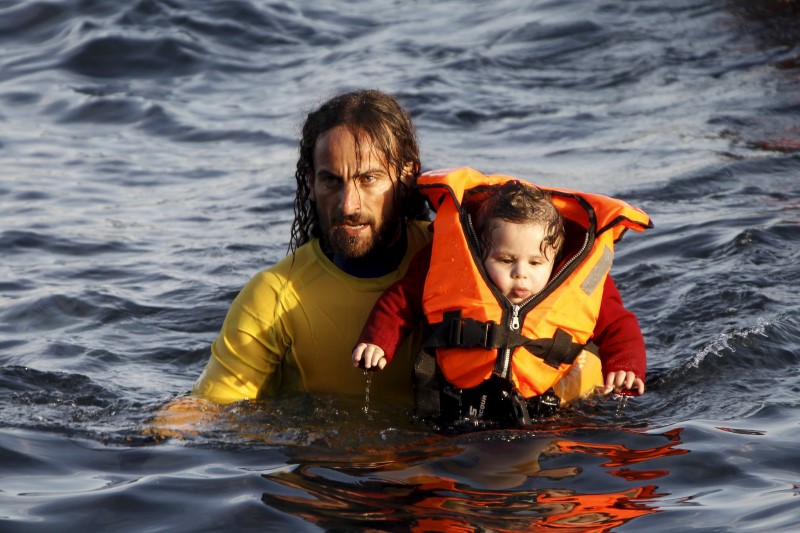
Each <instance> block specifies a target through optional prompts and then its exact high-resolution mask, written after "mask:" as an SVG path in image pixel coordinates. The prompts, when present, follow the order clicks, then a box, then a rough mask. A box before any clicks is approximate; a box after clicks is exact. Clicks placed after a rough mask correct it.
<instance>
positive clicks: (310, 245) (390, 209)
mask: <svg viewBox="0 0 800 533" xmlns="http://www.w3.org/2000/svg"><path fill="white" fill-rule="evenodd" d="M419 170H420V160H419V148H418V145H417V140H416V134H415V131H414V126H413V124H412V122H411V119H410V117H409V116H408V114H407V113H406V111H405V110H404V109H403V108H402V107H401V106H400V105H399V104H398V103H397V101H396V100H395V99H394V98H393V97H391V96H389V95H387V94H384V93H382V92H380V91H375V90H366V91H354V92H349V93H346V94H342V95H339V96H336V97H334V98H332V99H330V100H328V101H327V102H325V103H323V104H322V105H321V106H320V107H319V108H318V109H316V110H314V111H312V112H311V113H310V114H309V115H308V117H307V120H306V123H305V125H304V127H303V132H302V138H301V140H300V157H299V159H298V162H297V171H296V173H295V178H296V180H297V195H296V198H295V202H294V210H295V219H294V222H293V223H292V229H291V240H290V244H289V251H290V254H289V255H288V256H287V257H286V258H285V259H283V260H282V261H280V262H279V263H277V264H276V265H274V266H272V267H269V268H267V269H266V270H264V271H262V272H260V273H258V274H256V275H255V276H254V277H253V278H252V279H251V280H250V282H249V283H248V284H247V285H246V286H245V287H244V288H243V289H242V291H241V292H240V293H239V295H238V296H237V297H236V299H235V300H234V302H233V303H232V305H231V307H230V310H229V311H228V314H227V316H226V318H225V322H224V324H223V326H222V331H221V333H220V335H219V336H218V337H217V339H216V340H215V341H214V343H213V344H212V347H211V352H212V353H211V358H210V360H209V361H208V364H207V365H206V368H205V370H204V371H203V373H202V374H201V376H200V377H199V378H198V380H197V382H196V383H195V385H194V387H193V389H192V393H193V395H194V396H198V397H200V398H204V399H206V400H210V401H212V402H216V403H230V402H234V401H237V400H244V399H256V398H259V397H264V396H272V395H276V394H279V393H283V392H290V391H305V392H315V393H343V394H349V395H363V394H364V391H365V387H366V378H365V376H364V375H363V373H362V372H359V371H357V370H354V369H353V368H352V367H351V366H350V365H349V360H350V353H351V352H352V349H353V346H354V345H355V343H356V339H357V338H358V335H359V333H360V332H361V328H362V326H363V325H364V322H365V320H366V317H367V316H368V314H369V312H370V310H371V309H372V305H373V304H374V302H375V300H376V299H377V298H378V297H379V296H380V295H381V293H382V292H383V291H384V290H385V289H386V288H387V287H389V286H390V285H391V284H392V283H394V282H395V281H396V280H398V279H399V278H401V277H402V275H403V274H404V273H405V271H406V269H407V267H408V264H409V262H410V260H411V258H412V257H413V256H414V254H415V253H416V252H417V251H418V250H419V249H420V248H421V247H422V246H424V245H425V244H426V243H428V242H429V241H430V233H429V230H428V223H427V222H425V221H426V220H427V219H428V211H427V208H426V207H425V204H424V203H423V201H422V200H421V198H420V197H417V196H416V195H414V194H412V193H411V185H412V182H413V180H414V179H415V178H416V176H417V174H418V173H419ZM414 346H415V343H414V340H413V339H412V341H411V342H408V343H406V345H405V346H403V348H402V349H401V350H400V352H399V354H398V355H399V359H396V363H394V364H393V365H392V369H391V372H386V373H384V372H382V373H380V374H379V375H374V376H373V377H372V380H373V382H374V383H375V387H373V388H372V391H374V392H373V394H372V397H373V398H376V399H378V400H384V401H392V402H395V403H398V402H402V403H404V404H407V405H411V403H412V394H413V387H412V368H413V361H414V357H413V355H414V354H413V353H412V352H413V351H414V349H413V348H414Z"/></svg>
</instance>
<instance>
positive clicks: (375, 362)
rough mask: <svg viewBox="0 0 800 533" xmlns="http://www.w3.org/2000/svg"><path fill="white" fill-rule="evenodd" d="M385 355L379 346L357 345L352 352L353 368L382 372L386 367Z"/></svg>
mask: <svg viewBox="0 0 800 533" xmlns="http://www.w3.org/2000/svg"><path fill="white" fill-rule="evenodd" d="M386 362H387V361H386V354H384V353H383V349H382V348H381V347H380V346H376V345H374V344H365V343H363V342H362V343H359V344H358V345H357V346H356V348H355V350H353V366H355V367H359V366H360V367H361V368H366V369H367V370H383V367H385V366H386Z"/></svg>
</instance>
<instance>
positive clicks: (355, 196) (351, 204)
mask: <svg viewBox="0 0 800 533" xmlns="http://www.w3.org/2000/svg"><path fill="white" fill-rule="evenodd" d="M340 207H341V209H342V213H344V214H345V215H351V214H353V213H357V212H358V211H359V210H360V209H361V191H360V190H359V189H358V185H356V182H355V180H346V181H345V182H344V187H343V189H342V200H341V205H340Z"/></svg>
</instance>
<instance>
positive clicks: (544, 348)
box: [521, 328, 597, 368]
mask: <svg viewBox="0 0 800 533" xmlns="http://www.w3.org/2000/svg"><path fill="white" fill-rule="evenodd" d="M521 346H524V347H525V349H526V350H528V351H529V352H530V353H531V354H533V355H535V356H536V357H538V358H540V359H541V360H542V361H544V362H545V363H546V364H547V365H549V366H551V367H553V368H558V367H559V366H560V365H562V364H568V365H570V364H572V363H573V362H574V361H575V358H576V357H578V355H580V353H581V352H582V351H583V350H586V349H588V350H589V351H593V352H595V353H596V350H597V346H595V345H594V343H589V344H579V343H576V342H572V335H570V334H569V333H567V332H566V331H564V330H563V329H561V328H558V329H556V333H555V335H553V338H552V339H536V340H530V339H526V341H525V342H524V343H522V344H521Z"/></svg>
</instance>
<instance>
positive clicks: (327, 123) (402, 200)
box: [289, 89, 429, 253]
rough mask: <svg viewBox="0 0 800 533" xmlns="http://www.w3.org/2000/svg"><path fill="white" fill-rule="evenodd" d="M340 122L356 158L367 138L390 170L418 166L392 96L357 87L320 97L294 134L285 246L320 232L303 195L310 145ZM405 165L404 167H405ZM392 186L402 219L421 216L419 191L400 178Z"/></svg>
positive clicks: (410, 127)
mask: <svg viewBox="0 0 800 533" xmlns="http://www.w3.org/2000/svg"><path fill="white" fill-rule="evenodd" d="M338 126H342V127H345V128H347V129H348V130H349V131H350V133H352V134H353V138H354V139H355V142H356V161H357V163H360V162H359V161H358V160H359V156H360V153H361V151H360V149H359V142H365V141H370V142H372V143H373V145H374V146H375V148H376V149H377V150H379V151H380V152H381V153H382V154H383V155H384V157H385V158H386V162H387V165H388V167H389V168H387V170H390V169H391V170H394V175H395V176H397V177H398V178H400V177H401V176H403V174H404V173H408V172H409V171H410V172H411V173H412V174H413V176H411V178H412V180H413V179H416V176H417V175H418V174H419V171H420V160H419V145H418V142H417V134H416V131H415V129H414V124H413V123H412V122H411V117H410V116H409V115H408V113H407V112H406V110H405V109H403V107H402V106H401V105H400V104H399V103H398V102H397V100H396V99H395V98H394V97H393V96H391V95H388V94H386V93H383V92H381V91H378V90H374V89H370V90H358V91H352V92H348V93H344V94H340V95H338V96H335V97H333V98H331V99H330V100H328V101H326V102H324V103H323V104H322V105H321V106H319V107H318V108H317V109H316V110H314V111H312V112H311V113H309V114H308V117H307V118H306V122H305V124H304V125H303V131H302V135H301V138H300V155H299V158H298V160H297V170H296V171H295V174H294V176H295V179H296V180H297V194H296V196H295V199H294V221H293V222H292V230H291V237H290V240H289V252H290V253H291V252H294V251H295V250H297V249H298V248H299V247H300V246H302V245H303V244H305V243H306V242H308V241H309V240H310V239H312V238H315V237H320V236H321V232H320V228H319V221H318V219H317V212H316V209H315V208H314V205H313V203H312V202H311V200H310V198H309V194H310V192H311V189H310V187H309V182H308V180H309V177H310V176H312V175H313V174H314V147H315V145H316V143H317V140H318V139H319V138H320V136H322V135H323V134H324V133H326V132H328V131H330V130H331V129H333V128H335V127H338ZM409 169H410V170H409ZM398 181H399V183H400V187H397V186H395V201H396V202H397V203H398V204H399V207H400V209H399V212H400V213H401V216H402V217H404V219H420V220H427V219H428V217H429V211H428V208H427V204H426V203H425V202H424V201H423V200H422V197H421V196H420V195H419V194H414V193H412V192H411V191H409V190H408V187H407V185H406V183H404V181H403V180H398Z"/></svg>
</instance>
